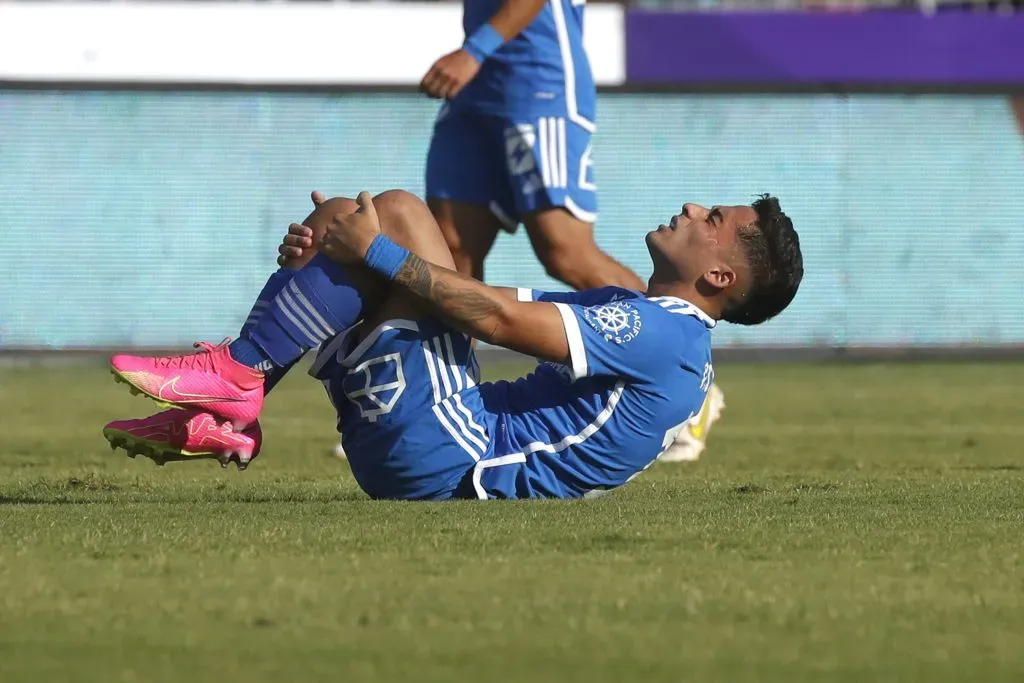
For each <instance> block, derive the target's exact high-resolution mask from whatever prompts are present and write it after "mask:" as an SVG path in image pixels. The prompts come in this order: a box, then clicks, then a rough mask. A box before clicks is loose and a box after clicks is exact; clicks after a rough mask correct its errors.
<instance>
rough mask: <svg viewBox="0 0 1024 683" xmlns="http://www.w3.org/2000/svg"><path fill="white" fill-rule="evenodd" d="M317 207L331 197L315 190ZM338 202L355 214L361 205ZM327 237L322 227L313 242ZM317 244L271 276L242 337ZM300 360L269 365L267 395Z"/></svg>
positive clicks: (351, 201)
mask: <svg viewBox="0 0 1024 683" xmlns="http://www.w3.org/2000/svg"><path fill="white" fill-rule="evenodd" d="M312 200H313V204H314V207H316V206H318V205H320V204H322V203H323V202H325V201H326V200H327V198H326V197H325V196H324V195H323V194H321V193H319V192H314V193H313V195H312ZM335 203H336V205H337V206H338V208H339V210H340V211H341V212H343V213H355V211H356V210H357V209H358V208H359V205H358V204H357V203H356V201H355V200H354V199H350V198H348V197H337V198H336V199H335ZM313 215H314V214H313V213H310V214H309V215H308V216H306V218H305V220H304V221H303V225H306V224H307V223H308V221H310V220H311V219H312V218H313ZM322 237H323V230H322V229H321V230H319V231H318V232H317V233H316V234H314V235H313V239H312V244H313V245H315V244H317V242H318V241H319V240H320V238H322ZM316 253H317V252H316V247H315V246H310V247H308V248H306V249H300V250H299V253H298V254H297V255H295V256H293V257H291V258H289V259H288V260H287V261H286V262H285V263H284V264H283V265H282V266H281V267H280V268H278V270H276V271H275V272H274V273H272V274H271V275H270V277H269V278H268V279H267V282H266V283H265V284H264V285H263V289H262V290H260V293H259V296H257V297H256V302H255V303H254V304H253V306H252V308H251V309H250V311H249V315H248V317H247V318H246V320H245V323H243V325H242V329H241V330H240V331H239V333H238V336H239V337H246V336H248V335H249V334H250V332H251V331H252V328H253V326H254V325H255V324H256V323H257V322H259V320H260V318H262V317H263V314H264V313H266V312H267V309H268V308H270V306H271V304H272V303H273V302H274V299H275V298H276V297H277V295H278V294H279V293H280V292H281V290H282V289H284V288H285V286H286V285H288V283H289V282H291V280H292V278H293V277H295V275H296V274H297V273H298V272H299V271H300V270H301V269H302V268H303V267H304V266H305V265H306V264H307V263H309V262H310V261H311V260H313V257H314V256H316ZM297 362H298V359H296V360H295V361H292V362H291V363H288V364H286V365H284V366H281V367H273V368H268V369H267V370H266V371H264V375H265V377H264V380H263V395H264V396H266V395H267V394H269V393H270V392H271V390H273V388H274V387H275V386H277V383H278V382H280V381H281V380H282V379H284V376H285V375H286V374H287V373H288V371H289V370H291V368H292V367H293V366H294V365H295V363H297Z"/></svg>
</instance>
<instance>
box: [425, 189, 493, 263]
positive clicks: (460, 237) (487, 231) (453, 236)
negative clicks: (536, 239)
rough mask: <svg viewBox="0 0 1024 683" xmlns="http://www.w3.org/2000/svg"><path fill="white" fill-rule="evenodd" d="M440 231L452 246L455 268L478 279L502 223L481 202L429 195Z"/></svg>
mask: <svg viewBox="0 0 1024 683" xmlns="http://www.w3.org/2000/svg"><path fill="white" fill-rule="evenodd" d="M427 204H428V206H429V207H430V212H431V213H432V214H433V215H434V219H435V220H436V221H437V224H438V227H439V228H440V230H441V234H442V235H444V240H445V242H446V243H447V244H448V248H449V249H450V250H451V253H452V259H454V262H455V269H456V270H458V271H459V272H460V273H462V274H463V275H469V276H470V277H474V278H476V279H477V280H483V279H484V260H485V259H486V258H487V254H489V253H490V251H491V247H493V246H494V241H495V240H496V239H497V237H498V232H499V231H500V230H501V229H502V227H503V223H502V222H501V220H499V219H498V218H497V217H496V216H495V215H494V213H493V212H492V211H491V210H490V209H488V208H487V207H484V206H478V205H475V204H466V203H464V202H456V201H452V200H450V199H428V200H427Z"/></svg>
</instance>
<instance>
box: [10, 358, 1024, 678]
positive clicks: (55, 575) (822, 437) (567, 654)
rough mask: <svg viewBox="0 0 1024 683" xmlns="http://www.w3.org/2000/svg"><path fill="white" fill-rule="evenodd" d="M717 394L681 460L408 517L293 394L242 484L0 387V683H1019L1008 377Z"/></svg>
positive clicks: (973, 371)
mask: <svg viewBox="0 0 1024 683" xmlns="http://www.w3.org/2000/svg"><path fill="white" fill-rule="evenodd" d="M504 370H505V371H507V370H509V368H504ZM718 379H719V381H720V384H721V386H722V387H723V388H724V389H725V392H726V401H727V405H728V407H727V409H726V411H725V415H724V418H723V420H722V421H721V422H720V423H719V424H718V426H717V427H716V429H715V431H714V432H713V434H712V437H711V442H710V448H709V451H708V452H707V453H706V454H705V456H704V458H703V459H702V460H701V461H700V462H699V463H695V464H685V465H660V466H655V467H652V468H651V469H650V470H648V472H647V473H645V474H644V475H642V476H641V477H640V478H639V479H638V480H636V481H635V482H633V483H631V484H629V485H628V486H626V487H625V488H623V489H621V490H619V491H617V492H615V493H612V494H610V495H608V496H606V497H604V498H601V499H598V500H592V501H581V502H576V501H574V502H516V503H500V502H489V503H481V502H460V503H443V504H422V503H378V502H372V501H369V500H367V499H366V498H365V496H364V495H363V494H362V493H361V492H360V491H359V490H358V489H357V488H356V486H355V484H354V483H353V480H352V478H351V476H350V474H349V472H348V467H347V465H346V464H345V463H344V462H342V461H338V460H335V459H333V458H331V457H329V456H328V451H329V450H330V448H331V446H332V445H333V443H334V438H333V434H332V432H333V420H332V416H331V412H330V409H329V406H328V405H327V402H326V399H325V398H324V394H323V389H322V388H321V386H320V385H319V384H317V383H315V382H313V381H312V380H309V379H308V378H307V377H306V376H305V375H302V374H300V373H295V376H294V377H291V378H289V380H288V381H287V382H286V383H285V384H283V385H282V386H281V387H280V388H279V390H278V391H277V392H275V395H274V396H273V397H272V398H271V400H270V402H269V404H268V408H267V412H266V417H265V420H264V423H265V428H266V431H267V442H266V447H265V452H264V454H263V455H262V456H261V457H260V458H259V459H258V460H257V461H256V462H255V463H254V464H253V466H252V467H251V468H250V469H249V470H248V471H247V472H244V473H239V472H236V471H234V469H233V468H232V469H231V470H228V471H222V470H221V469H220V468H219V467H218V466H217V465H216V464H214V463H211V462H202V463H172V464H169V465H168V466H167V467H164V468H157V467H155V466H153V465H152V464H151V463H150V462H149V461H147V460H144V459H141V458H140V459H138V460H137V461H135V460H129V459H127V458H125V457H124V455H123V454H122V453H121V452H118V453H116V454H115V453H112V452H111V451H110V450H109V449H108V448H107V446H106V443H105V442H104V441H103V439H102V438H101V436H100V428H101V427H102V426H103V424H104V423H105V422H106V421H108V420H110V419H114V418H120V417H130V416H139V415H143V414H146V413H148V412H152V409H153V406H152V404H150V403H149V402H148V401H145V400H143V399H140V398H133V397H130V396H129V395H128V393H127V391H126V390H125V388H124V387H123V386H116V385H115V384H114V383H113V381H112V380H111V379H110V377H109V375H107V374H106V373H105V371H104V370H103V369H102V368H100V367H96V366H66V367H45V368H44V367H22V368H17V367H9V368H0V426H2V430H0V681H3V683H15V682H19V683H20V682H22V681H24V682H26V683H28V682H31V683H39V682H40V681H97V682H103V683H109V682H113V681H117V682H121V681H139V682H146V683H150V682H152V683H157V682H164V681H167V682H184V683H198V682H200V681H203V682H205V681H217V682H220V681H245V682H246V683H256V682H258V681H274V682H279V681H287V682H289V683H291V682H293V681H295V682H298V681H320V680H323V681H345V682H349V681H416V682H421V681H422V682H426V681H438V682H442V681H443V682H446V683H450V682H451V681H462V680H474V681H492V680H500V681H558V682H562V681H586V682H588V683H594V682H596V681H629V682H631V683H632V682H640V681H644V682H646V681H682V680H690V681H702V682H705V681H727V682H729V683H733V682H736V681H755V680H756V681H814V682H819V681H826V680H827V681H858V682H861V681H872V682H875V681H908V680H918V681H927V682H929V683H934V682H937V681H984V682H985V683H991V682H992V681H1011V680H1012V681H1020V680H1024V451H1022V447H1021V443H1022V442H1024V412H1022V398H1024V365H1015V364H954V365H946V366H942V365H902V366H901V365H858V366H827V365H818V366H742V365H722V366H721V367H720V368H718Z"/></svg>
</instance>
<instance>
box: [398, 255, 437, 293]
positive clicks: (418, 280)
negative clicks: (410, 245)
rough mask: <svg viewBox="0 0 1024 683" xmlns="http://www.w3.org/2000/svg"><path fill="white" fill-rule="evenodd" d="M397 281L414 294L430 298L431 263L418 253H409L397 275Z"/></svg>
mask: <svg viewBox="0 0 1024 683" xmlns="http://www.w3.org/2000/svg"><path fill="white" fill-rule="evenodd" d="M395 282H397V283H398V284H400V285H402V286H403V287H405V288H406V289H408V290H409V291H410V292H412V293H413V294H416V295H418V296H421V297H423V298H424V299H429V298H430V265H429V264H428V263H427V262H426V261H424V260H423V259H421V258H420V257H419V256H417V255H416V254H409V258H407V259H405V263H404V264H402V268H401V270H399V271H398V275H396V276H395Z"/></svg>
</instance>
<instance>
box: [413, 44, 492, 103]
mask: <svg viewBox="0 0 1024 683" xmlns="http://www.w3.org/2000/svg"><path fill="white" fill-rule="evenodd" d="M478 71H480V62H478V61H476V59H474V58H473V55H471V54H469V53H468V52H466V51H465V50H462V49H459V50H456V51H455V52H449V53H448V54H446V55H445V56H444V57H441V59H439V60H437V61H436V62H434V65H433V66H432V67H430V70H429V71H428V72H427V75H426V76H424V77H423V80H422V81H420V90H422V91H423V92H425V93H427V94H428V95H430V96H431V97H433V98H435V99H442V100H450V99H452V98H453V97H455V96H456V95H458V94H459V92H460V91H461V90H462V89H463V88H465V87H466V84H467V83H469V82H470V81H471V80H473V78H474V77H475V76H476V74H477V72H478Z"/></svg>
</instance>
